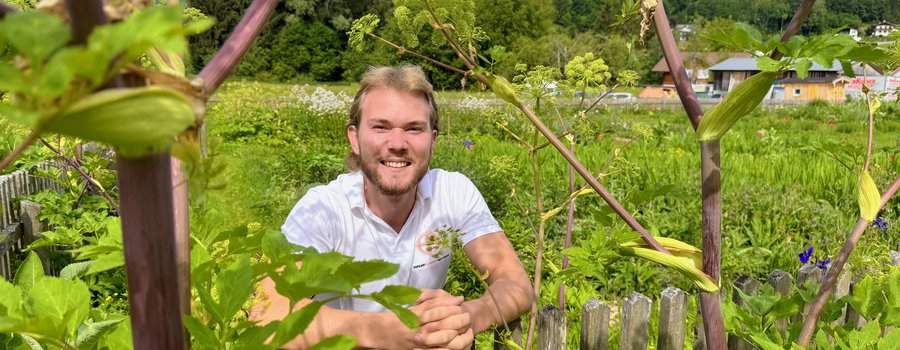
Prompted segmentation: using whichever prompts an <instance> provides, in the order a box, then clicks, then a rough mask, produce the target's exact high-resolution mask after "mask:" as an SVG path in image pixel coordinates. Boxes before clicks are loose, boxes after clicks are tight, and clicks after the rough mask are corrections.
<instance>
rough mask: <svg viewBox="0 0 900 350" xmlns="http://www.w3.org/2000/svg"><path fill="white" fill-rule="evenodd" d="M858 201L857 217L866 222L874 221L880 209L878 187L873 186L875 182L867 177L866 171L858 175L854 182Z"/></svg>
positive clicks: (870, 177)
mask: <svg viewBox="0 0 900 350" xmlns="http://www.w3.org/2000/svg"><path fill="white" fill-rule="evenodd" d="M856 187H857V190H858V193H857V194H858V198H857V199H858V200H859V215H860V216H861V217H862V218H863V219H865V220H866V221H872V220H875V217H876V216H877V215H878V211H879V210H880V209H881V194H879V193H878V187H876V186H875V180H872V176H870V175H869V172H868V171H867V170H863V171H861V172H860V173H859V178H858V179H857V181H856Z"/></svg>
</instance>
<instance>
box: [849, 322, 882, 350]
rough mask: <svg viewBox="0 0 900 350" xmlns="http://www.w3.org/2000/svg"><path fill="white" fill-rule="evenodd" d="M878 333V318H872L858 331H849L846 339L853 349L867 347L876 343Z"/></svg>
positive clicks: (879, 329) (879, 327) (879, 330)
mask: <svg viewBox="0 0 900 350" xmlns="http://www.w3.org/2000/svg"><path fill="white" fill-rule="evenodd" d="M880 334H881V325H879V324H878V320H874V321H871V322H869V323H867V324H866V325H865V326H864V327H863V328H862V329H860V330H859V331H854V332H850V334H849V336H848V337H847V341H848V342H849V343H850V347H851V348H853V349H869V348H870V347H871V346H872V345H875V344H877V342H878V336H879V335H880Z"/></svg>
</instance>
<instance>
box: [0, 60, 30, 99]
mask: <svg viewBox="0 0 900 350" xmlns="http://www.w3.org/2000/svg"><path fill="white" fill-rule="evenodd" d="M26 89H27V82H26V81H25V75H24V74H22V71H20V70H18V69H16V67H13V66H12V65H10V64H7V63H5V62H0V91H9V92H22V91H25V90H26Z"/></svg>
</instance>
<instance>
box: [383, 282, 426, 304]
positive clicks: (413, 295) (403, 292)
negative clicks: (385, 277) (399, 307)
mask: <svg viewBox="0 0 900 350" xmlns="http://www.w3.org/2000/svg"><path fill="white" fill-rule="evenodd" d="M421 294H422V291H421V290H418V289H416V288H413V287H410V286H387V287H384V289H382V290H381V291H379V292H376V293H374V294H372V295H373V296H377V297H378V298H380V299H381V300H384V301H387V302H389V303H394V304H412V303H415V302H416V300H418V299H419V295H421Z"/></svg>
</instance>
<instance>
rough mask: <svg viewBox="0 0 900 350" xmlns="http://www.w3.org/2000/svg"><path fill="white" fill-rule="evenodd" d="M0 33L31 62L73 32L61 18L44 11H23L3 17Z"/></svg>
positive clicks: (44, 56)
mask: <svg viewBox="0 0 900 350" xmlns="http://www.w3.org/2000/svg"><path fill="white" fill-rule="evenodd" d="M0 33H3V35H4V37H5V38H6V41H7V42H8V43H9V44H10V46H12V47H13V48H14V49H15V50H16V51H17V52H19V53H21V54H22V55H23V56H25V57H27V58H28V60H29V61H30V62H31V64H32V66H34V65H39V64H41V63H43V61H44V60H45V59H47V58H48V57H50V55H51V54H52V53H53V52H54V51H56V50H57V49H59V48H60V47H62V46H63V45H65V44H66V43H67V42H69V39H70V38H71V37H72V33H71V31H70V30H69V27H68V26H66V25H65V24H63V22H62V21H61V20H59V18H56V17H54V16H51V15H48V14H45V13H43V12H41V11H28V12H20V13H17V14H15V15H10V16H7V17H6V18H5V19H4V20H3V21H0Z"/></svg>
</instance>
